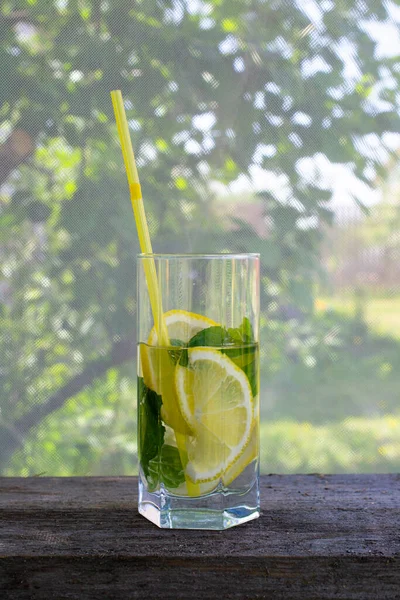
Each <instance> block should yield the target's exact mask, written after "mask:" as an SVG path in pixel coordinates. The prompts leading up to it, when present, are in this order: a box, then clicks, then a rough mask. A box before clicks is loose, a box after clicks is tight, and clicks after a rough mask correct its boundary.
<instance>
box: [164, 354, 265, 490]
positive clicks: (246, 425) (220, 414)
mask: <svg viewBox="0 0 400 600" xmlns="http://www.w3.org/2000/svg"><path fill="white" fill-rule="evenodd" d="M187 352H188V366H187V367H183V366H181V365H180V364H179V363H178V364H177V366H176V368H175V385H176V391H177V397H178V402H179V406H180V410H181V414H182V416H183V418H184V419H185V421H186V422H187V424H188V427H189V429H190V430H192V432H193V435H191V436H188V438H187V444H186V447H187V454H188V464H187V465H186V473H187V474H188V476H189V478H190V479H191V480H192V481H193V482H194V483H201V482H205V481H212V480H214V479H216V478H217V477H220V476H221V475H222V474H223V473H224V472H227V471H228V470H229V469H230V467H231V466H232V465H233V464H234V463H235V462H236V461H237V460H238V459H239V457H240V456H241V454H242V453H243V452H244V450H245V449H246V446H247V445H248V443H249V442H250V433H251V429H252V425H253V410H254V408H253V407H254V403H253V396H252V393H251V388H250V384H249V381H248V379H247V377H246V375H245V374H244V372H243V371H242V370H241V369H239V367H237V366H236V365H235V364H234V362H232V361H231V359H230V358H228V357H227V356H226V355H225V354H222V353H221V352H218V350H214V349H212V348H205V347H197V348H189V349H188V351H187Z"/></svg>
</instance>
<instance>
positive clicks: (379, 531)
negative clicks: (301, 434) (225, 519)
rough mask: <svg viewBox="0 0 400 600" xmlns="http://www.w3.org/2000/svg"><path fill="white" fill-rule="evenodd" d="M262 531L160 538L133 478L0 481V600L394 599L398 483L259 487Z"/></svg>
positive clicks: (351, 479) (398, 559)
mask: <svg viewBox="0 0 400 600" xmlns="http://www.w3.org/2000/svg"><path fill="white" fill-rule="evenodd" d="M261 493H262V496H261V497H262V516H261V517H260V519H258V520H256V521H253V522H251V523H248V524H246V525H242V526H240V527H236V528H233V529H230V530H227V531H224V532H211V531H209V532H201V531H181V530H179V531H178V530H174V531H172V530H160V529H158V528H157V527H155V526H154V525H152V524H151V523H149V522H147V521H146V520H145V519H143V518H142V517H140V516H139V515H138V513H137V508H136V507H137V480H136V478H128V477H121V478H72V479H69V478H41V477H37V478H28V479H14V478H3V479H1V478H0V598H1V600H14V599H16V600H17V599H18V600H25V599H27V600H28V599H29V600H31V599H32V600H42V599H43V600H45V599H46V600H47V599H48V598H54V599H56V600H63V599H64V598H65V599H74V600H75V599H76V600H85V599H86V598H91V599H92V598H93V599H97V598H99V599H100V598H101V599H102V600H104V599H106V598H154V599H157V600H158V598H171V599H175V598H176V599H180V598H182V599H187V598H190V597H191V598H199V599H203V598H204V599H206V598H207V599H208V598H227V599H229V598H235V599H236V598H249V599H254V598H273V599H280V598H290V599H297V598H305V599H307V600H312V599H314V598H315V599H316V598H323V599H325V598H343V599H344V598H346V599H360V600H361V599H362V600H365V599H369V598H371V599H372V598H373V599H374V600H384V599H386V598H388V599H389V598H390V599H392V598H400V476H399V475H331V476H328V475H326V476H323V475H302V476H300V475H299V476H297V475H293V476H288V475H286V476H279V475H271V476H264V477H262V479H261Z"/></svg>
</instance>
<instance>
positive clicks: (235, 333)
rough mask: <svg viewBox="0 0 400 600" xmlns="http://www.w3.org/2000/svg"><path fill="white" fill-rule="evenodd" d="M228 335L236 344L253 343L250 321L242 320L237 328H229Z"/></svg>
mask: <svg viewBox="0 0 400 600" xmlns="http://www.w3.org/2000/svg"><path fill="white" fill-rule="evenodd" d="M228 335H229V337H231V338H232V339H233V340H234V341H235V342H236V343H244V344H251V343H253V342H254V332H253V327H252V325H251V323H250V320H249V319H248V318H247V317H244V318H243V321H242V324H241V325H240V327H237V328H229V329H228Z"/></svg>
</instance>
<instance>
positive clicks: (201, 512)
mask: <svg viewBox="0 0 400 600" xmlns="http://www.w3.org/2000/svg"><path fill="white" fill-rule="evenodd" d="M139 513H140V514H141V515H143V516H144V517H146V519H148V520H149V521H151V522H152V523H154V524H155V525H157V526H158V527H160V528H162V529H206V530H207V529H210V530H221V529H229V528H230V527H234V526H235V525H241V524H242V523H247V521H251V520H253V519H257V518H258V517H259V516H260V504H259V489H258V481H255V482H253V485H252V487H251V488H249V489H248V490H245V491H243V490H235V489H227V488H222V487H221V489H217V490H216V491H214V492H212V493H211V494H207V495H205V496H200V497H197V498H190V497H187V496H174V495H172V494H170V493H168V492H167V491H166V490H165V489H161V490H159V491H157V492H149V491H148V490H147V489H146V487H145V485H144V484H143V482H142V481H140V480H139Z"/></svg>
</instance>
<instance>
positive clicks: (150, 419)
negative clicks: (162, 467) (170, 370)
mask: <svg viewBox="0 0 400 600" xmlns="http://www.w3.org/2000/svg"><path fill="white" fill-rule="evenodd" d="M138 397H139V414H138V421H139V423H138V429H139V461H140V464H141V466H142V469H143V473H144V475H145V477H146V479H147V480H148V482H149V485H150V477H149V476H150V469H149V463H150V461H151V460H152V459H153V458H155V457H156V456H158V455H159V454H160V452H161V448H162V445H163V443H164V433H165V427H164V425H163V424H162V421H161V406H162V400H161V396H159V395H158V394H156V393H155V392H153V391H152V390H150V389H149V388H148V387H147V386H146V385H145V384H144V381H143V378H142V377H139V378H138ZM151 483H152V485H153V484H154V481H153V480H151ZM156 485H157V482H156V483H155V486H156Z"/></svg>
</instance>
